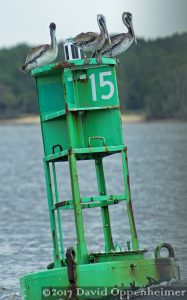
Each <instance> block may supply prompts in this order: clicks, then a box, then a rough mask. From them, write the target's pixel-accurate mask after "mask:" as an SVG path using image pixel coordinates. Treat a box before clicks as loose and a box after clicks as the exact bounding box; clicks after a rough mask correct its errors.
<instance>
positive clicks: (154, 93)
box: [0, 33, 187, 119]
mask: <svg viewBox="0 0 187 300" xmlns="http://www.w3.org/2000/svg"><path fill="white" fill-rule="evenodd" d="M29 48H30V47H28V45H25V44H22V45H17V46H15V47H13V48H9V49H1V50H0V67H1V70H0V118H9V117H15V116H20V115H22V114H29V113H37V100H36V88H35V82H34V79H33V78H32V77H31V76H30V74H23V73H21V72H20V70H19V67H20V65H21V64H23V63H24V60H25V56H26V54H27V52H28V50H29ZM186 54H187V33H185V34H183V35H179V34H175V35H173V36H171V37H167V38H162V39H156V40H148V41H145V40H143V39H139V40H138V45H137V46H135V45H132V46H131V48H130V49H129V50H128V51H127V52H125V53H123V54H121V56H120V57H119V61H120V63H119V66H118V68H117V76H118V84H119V96H120V103H121V109H122V112H124V113H125V112H128V111H130V112H144V113H146V116H147V119H165V118H178V119H187V55H186ZM62 59H63V48H62V43H60V45H59V56H58V61H60V60H62Z"/></svg>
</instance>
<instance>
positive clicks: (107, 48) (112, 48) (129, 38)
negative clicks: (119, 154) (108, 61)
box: [94, 12, 137, 57]
mask: <svg viewBox="0 0 187 300" xmlns="http://www.w3.org/2000/svg"><path fill="white" fill-rule="evenodd" d="M122 21H123V23H124V24H125V25H126V27H127V28H128V32H127V33H120V34H116V35H113V36H112V37H110V39H111V43H109V42H108V41H106V42H105V44H104V46H103V47H102V49H101V50H100V51H99V54H100V55H101V56H105V57H114V56H117V55H119V54H121V53H122V52H124V51H126V50H127V49H128V48H129V47H130V45H131V44H132V43H133V42H135V44H137V40H136V36H135V33H134V29H133V24H132V14H131V13H129V12H124V13H123V14H122ZM94 56H95V54H94Z"/></svg>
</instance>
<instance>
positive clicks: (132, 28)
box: [131, 22, 137, 45]
mask: <svg viewBox="0 0 187 300" xmlns="http://www.w3.org/2000/svg"><path fill="white" fill-rule="evenodd" d="M131 31H132V35H133V37H134V43H135V45H137V39H136V35H135V33H134V27H133V24H132V22H131Z"/></svg>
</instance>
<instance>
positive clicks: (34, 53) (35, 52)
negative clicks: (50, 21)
mask: <svg viewBox="0 0 187 300" xmlns="http://www.w3.org/2000/svg"><path fill="white" fill-rule="evenodd" d="M48 49H49V45H48V44H45V45H41V46H38V47H35V48H32V49H31V50H30V52H29V53H28V55H27V57H26V61H25V64H28V63H31V62H32V61H34V60H35V59H37V58H38V57H40V56H41V55H42V54H43V53H45V52H46V51H47V50H48Z"/></svg>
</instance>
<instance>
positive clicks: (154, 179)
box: [0, 123, 187, 300]
mask: <svg viewBox="0 0 187 300" xmlns="http://www.w3.org/2000/svg"><path fill="white" fill-rule="evenodd" d="M124 135H125V144H126V145H127V146H128V158H129V170H130V179H131V192H132V200H133V208H134V214H135V221H136V226H137V231H138V236H139V240H140V246H141V247H142V248H148V249H150V252H151V253H152V252H153V250H154V248H155V246H156V245H157V244H159V243H160V242H169V243H171V244H172V245H173V247H174V249H175V254H176V256H177V257H178V259H179V262H180V269H181V276H182V280H183V281H184V282H185V281H187V221H186V214H187V201H186V200H187V199H186V195H187V123H139V124H127V125H125V127H124ZM42 156H43V149H42V141H41V133H40V127H39V125H16V126H15V125H0V163H1V167H0V204H1V209H0V228H1V234H0V266H1V267H0V278H1V281H0V299H7V300H10V299H20V296H19V281H18V280H19V277H20V276H21V275H23V274H25V273H30V272H32V271H36V270H41V269H45V268H46V266H47V265H48V264H49V263H50V262H51V261H52V249H51V235H50V227H49V218H48V209H47V197H46V191H45V181H44V172H43V164H42ZM104 167H105V172H106V182H107V191H108V193H109V194H112V193H113V194H114V193H117V194H119V193H121V192H123V179H122V168H121V158H120V156H119V155H114V156H111V157H110V158H105V160H104ZM78 170H79V180H80V189H81V194H82V195H83V196H89V195H96V194H97V184H96V176H95V170H94V164H93V162H80V163H78ZM57 174H58V180H59V185H60V190H59V194H60V197H62V199H64V198H66V199H68V198H71V191H70V180H69V172H68V165H67V163H65V164H64V165H62V164H58V167H57ZM110 210H111V219H112V226H113V227H112V228H113V235H114V241H115V242H119V243H120V244H121V245H122V247H125V245H126V241H127V240H128V239H129V229H128V223H127V218H126V215H125V210H124V208H123V204H122V203H121V204H119V205H115V206H113V207H111V208H110ZM93 211H94V213H93ZM84 222H85V227H86V238H87V241H88V245H89V249H90V250H93V251H97V250H99V249H102V248H103V245H104V243H103V234H102V228H101V217H100V211H99V209H96V210H93V209H92V210H85V211H84ZM70 228H71V234H70V233H69V232H70ZM72 228H73V214H72V213H71V212H66V213H64V214H63V229H64V236H65V237H66V239H65V245H66V246H70V245H74V244H75V230H73V229H72ZM6 295H7V296H6Z"/></svg>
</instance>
